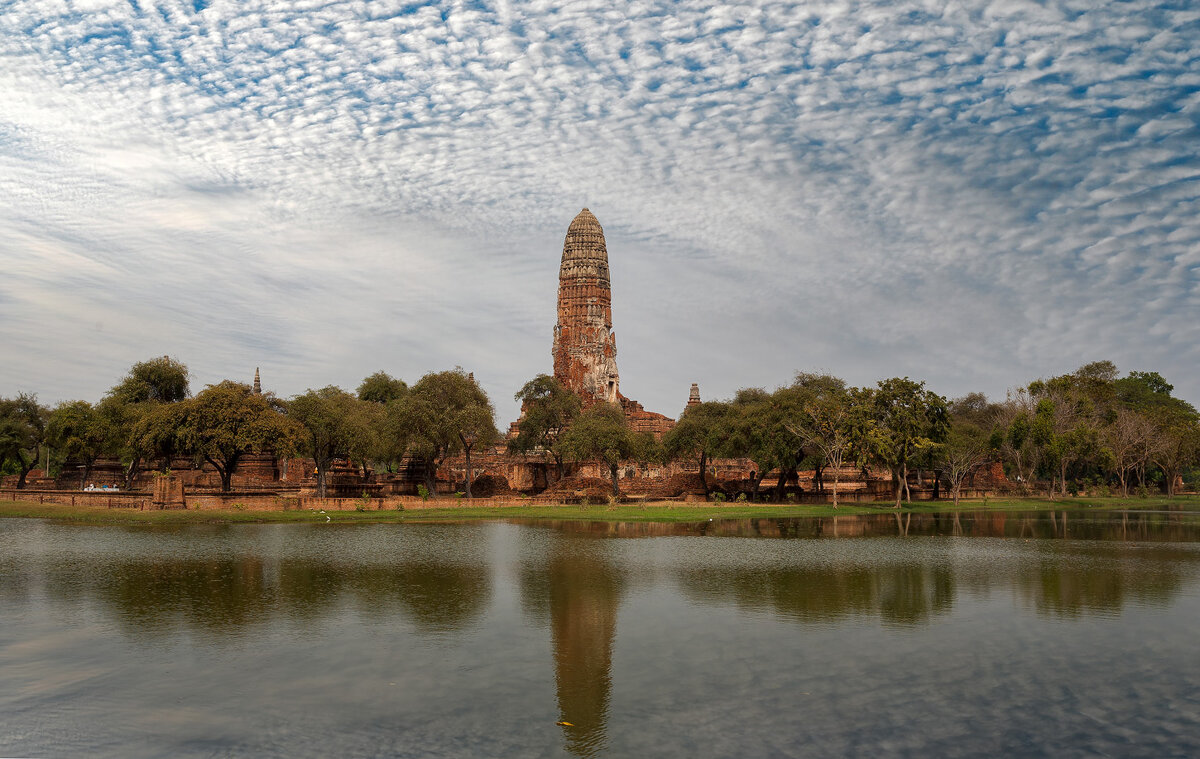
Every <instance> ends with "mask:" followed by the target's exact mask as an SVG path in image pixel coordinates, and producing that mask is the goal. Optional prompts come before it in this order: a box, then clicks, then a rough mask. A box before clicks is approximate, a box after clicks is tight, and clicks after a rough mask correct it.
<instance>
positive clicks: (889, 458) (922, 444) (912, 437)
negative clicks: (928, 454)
mask: <svg viewBox="0 0 1200 759" xmlns="http://www.w3.org/2000/svg"><path fill="white" fill-rule="evenodd" d="M871 405H872V411H873V416H874V422H875V424H874V426H873V429H872V431H871V436H870V439H869V440H868V446H869V449H870V451H871V453H872V455H873V456H874V457H875V458H876V460H877V461H878V462H879V463H880V464H882V465H883V466H886V467H887V468H888V471H890V472H891V473H892V482H893V483H894V485H895V492H896V508H900V500H901V496H902V495H903V496H904V497H905V498H909V499H911V494H910V493H909V491H908V465H909V462H910V461H911V460H912V458H913V456H914V455H915V454H916V453H917V452H918V451H920V450H923V449H925V448H928V447H930V446H932V445H934V444H935V443H938V442H941V441H942V440H943V439H944V438H945V435H946V430H947V424H948V420H947V416H946V399H945V398H942V397H941V396H940V395H938V394H936V393H934V392H932V391H929V390H926V389H925V383H924V382H914V381H913V380H910V379H909V378H908V377H903V378H900V377H893V378H892V379H886V380H881V381H880V382H879V385H878V388H877V389H876V390H875V392H874V393H872V396H871Z"/></svg>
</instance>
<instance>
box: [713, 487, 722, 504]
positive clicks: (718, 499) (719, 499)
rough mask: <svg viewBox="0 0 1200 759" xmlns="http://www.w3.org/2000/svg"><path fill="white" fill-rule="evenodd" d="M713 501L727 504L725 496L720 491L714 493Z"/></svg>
mask: <svg viewBox="0 0 1200 759" xmlns="http://www.w3.org/2000/svg"><path fill="white" fill-rule="evenodd" d="M712 499H713V502H714V503H725V494H724V493H722V492H721V491H720V490H715V491H713V494H712Z"/></svg>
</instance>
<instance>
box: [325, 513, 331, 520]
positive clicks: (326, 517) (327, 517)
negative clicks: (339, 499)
mask: <svg viewBox="0 0 1200 759" xmlns="http://www.w3.org/2000/svg"><path fill="white" fill-rule="evenodd" d="M325 521H326V522H328V521H330V519H329V515H328V514H326V515H325Z"/></svg>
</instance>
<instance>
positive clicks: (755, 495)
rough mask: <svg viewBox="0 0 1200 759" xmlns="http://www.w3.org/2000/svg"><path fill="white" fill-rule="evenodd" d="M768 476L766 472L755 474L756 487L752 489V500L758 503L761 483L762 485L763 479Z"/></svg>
mask: <svg viewBox="0 0 1200 759" xmlns="http://www.w3.org/2000/svg"><path fill="white" fill-rule="evenodd" d="M766 476H767V475H766V473H763V474H757V475H755V477H754V489H753V490H751V491H750V500H751V501H753V502H755V503H758V488H759V486H760V485H762V481H763V479H764V478H765V477H766Z"/></svg>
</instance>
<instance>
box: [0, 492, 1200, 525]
mask: <svg viewBox="0 0 1200 759" xmlns="http://www.w3.org/2000/svg"><path fill="white" fill-rule="evenodd" d="M460 503H461V502H455V503H454V505H447V506H441V505H437V506H428V505H425V504H423V505H422V507H421V508H419V509H400V510H397V509H389V510H382V509H364V510H362V511H357V510H355V511H328V512H324V511H320V510H309V509H304V510H301V509H295V510H286V511H278V510H275V511H255V510H250V509H186V510H184V509H174V510H149V511H141V510H136V509H126V508H89V507H84V506H70V505H63V504H55V503H40V504H39V503H34V502H29V501H0V518H10V519H22V518H23V519H50V520H54V521H58V522H71V523H78V524H95V525H180V524H239V523H250V524H268V523H279V524H296V523H306V522H308V523H315V522H326V523H334V522H336V523H341V524H403V523H423V522H447V521H454V522H459V521H487V520H498V519H499V520H505V519H521V520H574V521H582V522H664V523H688V522H706V521H708V520H710V519H787V518H805V517H832V516H856V515H861V514H909V513H911V514H931V513H947V514H949V513H955V512H958V513H962V512H1029V511H1052V510H1053V511H1059V510H1064V511H1086V510H1095V511H1121V510H1128V511H1163V510H1165V511H1172V512H1178V513H1198V514H1200V495H1183V496H1174V497H1171V498H1167V497H1153V498H1112V497H1110V498H1059V499H1055V500H1053V501H1052V500H1049V499H1046V498H1004V499H1000V498H989V499H987V500H983V499H978V500H970V501H967V500H963V501H961V502H960V503H959V505H958V506H957V507H956V506H955V505H954V504H953V502H950V501H916V502H912V503H905V504H904V505H903V506H901V508H899V509H896V508H894V507H893V506H892V505H891V503H890V502H876V503H873V504H863V503H849V504H845V505H842V506H840V508H838V509H836V510H835V509H834V508H833V506H832V505H831V504H788V503H782V504H770V503H757V504H755V503H722V504H716V503H710V502H696V503H679V502H673V501H652V502H648V503H646V504H619V505H616V506H608V505H593V506H578V505H569V504H563V505H537V506H534V505H515V506H484V507H479V506H471V505H467V504H463V505H459V504H460Z"/></svg>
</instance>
